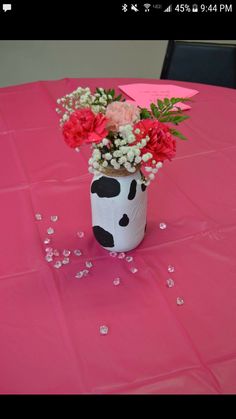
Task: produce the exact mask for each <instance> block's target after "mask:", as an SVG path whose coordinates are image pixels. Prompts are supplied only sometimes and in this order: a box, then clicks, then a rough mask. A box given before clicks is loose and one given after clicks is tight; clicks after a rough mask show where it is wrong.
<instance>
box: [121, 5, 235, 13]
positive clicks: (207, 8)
mask: <svg viewBox="0 0 236 419" xmlns="http://www.w3.org/2000/svg"><path fill="white" fill-rule="evenodd" d="M120 10H121V11H122V12H123V13H124V14H131V13H132V14H135V13H136V14H138V13H142V14H143V13H144V14H147V15H150V14H154V13H157V12H159V13H166V14H168V13H175V14H184V13H186V14H189V13H191V14H198V13H201V14H205V13H208V14H211V13H212V14H215V13H224V14H225V13H229V14H230V13H232V12H233V4H232V3H211V4H209V3H208V4H205V3H202V4H196V3H193V4H186V3H178V4H171V3H170V4H169V5H168V6H167V5H166V4H165V5H163V4H161V3H156V4H151V3H131V4H128V3H122V4H121V5H120Z"/></svg>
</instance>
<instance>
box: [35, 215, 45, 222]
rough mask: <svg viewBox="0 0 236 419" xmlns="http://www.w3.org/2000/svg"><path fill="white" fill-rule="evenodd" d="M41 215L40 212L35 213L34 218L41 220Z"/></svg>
mask: <svg viewBox="0 0 236 419" xmlns="http://www.w3.org/2000/svg"><path fill="white" fill-rule="evenodd" d="M42 218H43V217H42V215H41V214H35V219H36V220H37V221H41V220H42Z"/></svg>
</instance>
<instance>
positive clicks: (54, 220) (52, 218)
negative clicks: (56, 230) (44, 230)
mask: <svg viewBox="0 0 236 419" xmlns="http://www.w3.org/2000/svg"><path fill="white" fill-rule="evenodd" d="M57 220H58V216H57V215H51V221H53V222H54V223H55V222H56V221H57Z"/></svg>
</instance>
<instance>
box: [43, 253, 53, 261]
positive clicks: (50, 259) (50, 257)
mask: <svg viewBox="0 0 236 419" xmlns="http://www.w3.org/2000/svg"><path fill="white" fill-rule="evenodd" d="M45 259H46V261H47V262H52V260H53V259H52V256H51V255H46V256H45Z"/></svg>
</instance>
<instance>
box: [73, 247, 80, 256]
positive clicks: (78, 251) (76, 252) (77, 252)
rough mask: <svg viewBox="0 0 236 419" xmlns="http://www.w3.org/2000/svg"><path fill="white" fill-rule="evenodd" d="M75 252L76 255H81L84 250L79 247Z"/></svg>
mask: <svg viewBox="0 0 236 419" xmlns="http://www.w3.org/2000/svg"><path fill="white" fill-rule="evenodd" d="M74 254H75V256H81V255H82V252H81V250H79V249H75V250H74Z"/></svg>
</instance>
